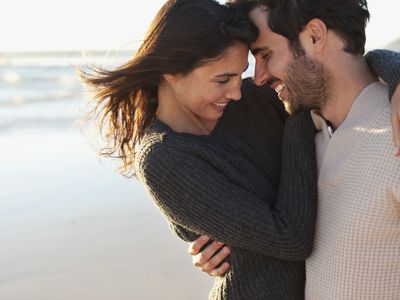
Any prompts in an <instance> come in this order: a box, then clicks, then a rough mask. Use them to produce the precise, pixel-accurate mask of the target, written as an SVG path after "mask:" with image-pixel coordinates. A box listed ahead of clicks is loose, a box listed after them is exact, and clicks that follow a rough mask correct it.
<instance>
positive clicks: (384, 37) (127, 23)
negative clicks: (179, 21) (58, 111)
mask: <svg viewBox="0 0 400 300" xmlns="http://www.w3.org/2000/svg"><path fill="white" fill-rule="evenodd" d="M164 2H165V1H164V0H144V1H143V0H140V1H137V0H129V1H127V0H112V1H98V0H96V1H95V0H68V1H67V0H3V1H2V10H1V12H0V37H1V40H0V52H8V51H58V50H59V51H66V50H79V51H87V50H94V49H102V50H129V49H135V48H137V47H138V46H139V44H140V40H141V39H142V38H143V36H144V34H145V32H146V29H147V27H148V26H149V25H150V22H151V20H152V19H153V17H154V16H155V14H156V13H157V11H158V9H159V8H160V7H161V6H162V4H163V3H164ZM368 4H369V9H370V13H371V21H370V24H369V25H368V27H367V45H366V48H367V49H374V48H382V47H384V46H385V45H387V44H389V43H391V42H393V41H394V40H396V39H398V38H400V29H399V30H396V29H395V28H393V24H394V23H397V21H396V20H397V18H399V16H398V11H399V10H398V9H396V8H399V7H400V2H399V1H398V0H369V1H368ZM399 28H400V27H399Z"/></svg>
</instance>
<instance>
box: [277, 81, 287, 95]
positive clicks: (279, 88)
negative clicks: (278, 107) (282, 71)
mask: <svg viewBox="0 0 400 300" xmlns="http://www.w3.org/2000/svg"><path fill="white" fill-rule="evenodd" d="M284 88H285V85H284V84H283V83H280V84H279V85H278V86H277V87H276V88H275V92H276V93H277V94H279V93H280V92H282V90H283V89H284Z"/></svg>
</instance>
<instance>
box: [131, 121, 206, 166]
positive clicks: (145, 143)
mask: <svg viewBox="0 0 400 300" xmlns="http://www.w3.org/2000/svg"><path fill="white" fill-rule="evenodd" d="M200 148H201V143H199V142H197V141H196V139H194V138H191V136H190V135H189V134H178V133H175V132H174V131H172V130H171V129H170V128H169V127H168V126H167V125H165V124H163V123H162V122H160V121H158V120H153V121H152V122H151V124H150V125H149V126H148V128H147V129H146V132H145V135H144V137H143V138H142V140H141V142H140V144H139V146H138V148H137V151H136V156H135V170H136V172H137V173H143V172H144V171H146V169H157V168H168V167H169V166H171V165H175V164H178V163H179V161H181V160H183V159H190V156H193V155H191V151H194V150H195V149H200ZM191 149H194V150H191Z"/></svg>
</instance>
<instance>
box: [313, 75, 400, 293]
mask: <svg viewBox="0 0 400 300" xmlns="http://www.w3.org/2000/svg"><path fill="white" fill-rule="evenodd" d="M313 119H314V123H315V124H316V127H317V129H318V130H320V131H319V133H318V134H317V136H316V147H317V148H316V151H317V160H318V169H319V180H318V196H319V202H318V213H317V224H316V233H315V240H314V249H313V252H312V254H311V256H310V257H309V258H308V259H307V260H306V299H323V300H329V299H335V300H337V299H340V300H341V299H363V300H364V299H374V300H378V299H384V300H389V299H400V158H398V157H395V156H394V152H395V149H394V147H393V142H392V129H391V124H390V103H389V100H388V89H387V87H386V86H385V85H383V84H382V83H379V82H375V83H372V84H370V85H369V86H367V87H366V88H365V89H364V90H363V91H362V92H361V93H360V95H359V96H358V97H357V99H356V100H355V102H354V104H353V106H352V108H351V111H350V112H349V114H348V116H347V118H346V120H345V121H344V123H343V124H342V125H341V126H340V127H339V128H338V129H337V130H336V131H335V133H334V134H333V136H332V137H330V136H329V133H328V128H327V124H326V122H325V121H324V120H323V119H322V118H321V117H318V115H316V114H313Z"/></svg>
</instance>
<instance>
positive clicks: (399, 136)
mask: <svg viewBox="0 0 400 300" xmlns="http://www.w3.org/2000/svg"><path fill="white" fill-rule="evenodd" d="M392 127H393V142H394V145H395V146H396V148H397V149H396V156H400V116H399V115H398V114H397V113H396V112H395V111H394V112H392Z"/></svg>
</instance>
